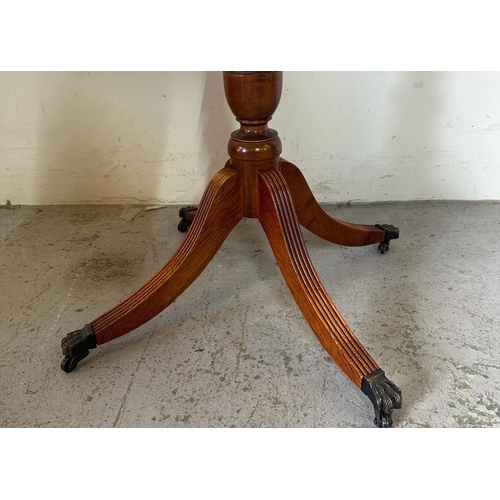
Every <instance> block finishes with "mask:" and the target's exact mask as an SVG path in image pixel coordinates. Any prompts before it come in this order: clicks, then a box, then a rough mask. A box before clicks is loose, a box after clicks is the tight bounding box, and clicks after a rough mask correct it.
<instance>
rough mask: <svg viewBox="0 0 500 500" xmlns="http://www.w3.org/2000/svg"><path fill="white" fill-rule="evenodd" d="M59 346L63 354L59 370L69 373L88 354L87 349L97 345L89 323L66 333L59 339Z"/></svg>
mask: <svg viewBox="0 0 500 500" xmlns="http://www.w3.org/2000/svg"><path fill="white" fill-rule="evenodd" d="M61 347H62V351H63V356H64V358H63V360H62V361H61V370H62V371H63V372H66V373H71V372H72V371H73V370H74V369H75V368H76V366H77V365H78V363H79V362H80V361H81V360H82V359H84V358H86V357H87V356H88V355H89V350H90V349H95V348H96V347H97V339H96V336H95V334H94V332H93V331H92V327H91V326H90V324H89V325H85V326H84V327H83V328H81V329H80V330H75V331H73V332H70V333H68V335H66V337H64V338H63V339H62V340H61Z"/></svg>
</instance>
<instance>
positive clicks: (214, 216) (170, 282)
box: [91, 167, 242, 344]
mask: <svg viewBox="0 0 500 500" xmlns="http://www.w3.org/2000/svg"><path fill="white" fill-rule="evenodd" d="M241 218H242V210H241V192H240V175H239V174H238V172H236V171H235V170H234V169H233V168H231V167H225V168H223V169H222V170H221V171H219V172H218V173H217V174H216V175H215V176H214V178H213V179H212V180H211V182H210V183H209V185H208V187H207V189H206V191H205V193H204V195H203V198H202V200H201V202H200V205H199V207H198V212H197V215H196V217H195V219H194V221H193V224H192V226H191V228H190V230H189V232H188V235H187V236H186V239H185V240H184V241H183V242H182V244H181V246H180V247H179V248H178V250H177V251H176V252H175V253H174V255H173V256H172V257H171V258H170V260H169V261H168V262H167V263H166V264H165V266H163V267H162V268H161V269H160V270H159V271H158V272H157V273H156V274H155V275H154V276H153V277H152V278H151V279H150V280H149V281H147V282H146V283H145V284H144V285H143V286H142V287H141V288H139V290H137V291H136V292H135V293H133V294H132V295H131V296H130V297H128V298H127V299H126V300H124V301H123V302H121V303H120V304H118V305H117V306H116V307H114V308H112V309H111V310H109V311H108V312H106V313H105V314H103V315H102V316H100V317H99V318H97V319H96V320H95V321H93V322H92V323H91V326H92V330H93V331H94V333H95V334H96V337H97V343H98V344H103V343H105V342H109V341H110V340H113V339H116V338H117V337H120V336H122V335H125V334H126V333H128V332H130V331H132V330H134V329H135V328H138V327H139V326H141V325H143V324H144V323H146V322H147V321H149V320H150V319H151V318H153V317H154V316H156V315H157V314H158V313H160V312H161V311H162V310H163V309H165V307H167V306H168V305H169V304H171V303H172V302H173V301H174V300H175V299H176V298H177V297H178V296H179V295H180V294H181V293H182V292H184V290H186V289H187V288H188V287H189V285H191V283H193V281H194V280H195V279H196V278H197V277H198V276H199V275H200V274H201V272H202V271H203V269H205V267H206V266H207V264H208V263H209V262H210V260H211V259H212V258H213V256H214V255H215V254H216V252H217V250H218V249H219V247H220V246H221V245H222V243H223V242H224V240H225V239H226V237H227V236H228V235H229V233H230V232H231V230H232V229H233V228H234V226H236V224H237V223H238V222H239V221H240V220H241Z"/></svg>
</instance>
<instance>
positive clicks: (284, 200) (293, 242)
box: [259, 170, 379, 387]
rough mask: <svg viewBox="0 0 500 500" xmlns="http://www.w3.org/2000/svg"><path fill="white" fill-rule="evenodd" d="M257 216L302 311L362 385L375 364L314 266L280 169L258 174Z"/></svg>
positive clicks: (339, 359)
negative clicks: (259, 209) (259, 201)
mask: <svg viewBox="0 0 500 500" xmlns="http://www.w3.org/2000/svg"><path fill="white" fill-rule="evenodd" d="M259 181H260V186H259V187H260V199H261V205H260V206H261V212H260V215H259V221H260V223H261V224H262V227H263V228H264V231H265V233H266V235H267V238H268V239H269V243H270V244H271V248H272V250H273V252H274V256H275V257H276V261H277V262H278V265H279V267H280V269H281V272H282V273H283V276H284V278H285V281H286V283H287V285H288V287H289V288H290V291H291V292H292V295H293V297H294V299H295V301H296V302H297V304H298V306H299V308H300V310H301V311H302V314H303V315H304V317H305V319H306V320H307V322H308V323H309V326H310V327H311V329H312V330H313V332H314V333H315V334H316V336H317V337H318V339H319V341H320V342H321V344H322V345H323V347H324V348H325V350H326V351H327V352H328V354H330V356H331V357H332V358H333V359H334V360H335V362H336V363H337V364H338V365H339V366H340V368H341V369H342V370H343V371H344V373H345V374H346V375H347V376H348V377H349V378H350V379H351V380H352V381H353V382H354V383H355V384H356V385H357V386H358V387H361V382H362V380H363V377H364V376H365V375H367V374H368V373H372V372H373V371H375V370H377V369H378V368H379V367H378V365H377V363H376V362H375V361H374V360H373V358H372V357H371V356H370V355H369V354H368V352H367V351H366V349H365V348H364V347H363V345H362V344H361V342H360V341H359V340H358V339H357V338H356V336H355V335H354V333H353V332H352V330H351V329H350V328H349V326H348V325H347V323H346V322H345V320H344V318H342V316H341V315H340V313H339V311H338V310H337V308H336V307H335V304H334V303H333V301H332V299H331V298H330V297H329V295H328V293H327V292H326V290H325V287H324V286H323V284H322V283H321V281H320V280H319V277H318V275H317V273H316V271H315V269H314V267H313V264H312V262H311V259H310V257H309V254H308V252H307V249H306V246H305V243H304V239H303V237H302V233H301V232H300V228H299V224H298V220H297V214H296V212H295V209H294V206H293V201H292V196H291V193H290V189H289V187H288V185H287V182H286V180H285V178H284V177H283V175H282V174H280V172H278V171H276V170H270V171H267V172H261V173H260V174H259Z"/></svg>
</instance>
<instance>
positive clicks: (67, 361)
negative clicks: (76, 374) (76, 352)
mask: <svg viewBox="0 0 500 500" xmlns="http://www.w3.org/2000/svg"><path fill="white" fill-rule="evenodd" d="M77 365H78V360H77V359H76V358H68V357H66V358H64V359H63V360H62V361H61V370H62V371H63V372H66V373H71V372H72V371H73V370H74V369H75V368H76V366H77Z"/></svg>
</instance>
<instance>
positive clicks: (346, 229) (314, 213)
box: [280, 159, 399, 253]
mask: <svg viewBox="0 0 500 500" xmlns="http://www.w3.org/2000/svg"><path fill="white" fill-rule="evenodd" d="M280 171H281V173H282V174H283V177H284V178H285V179H286V181H287V184H288V186H289V187H290V191H291V194H292V198H293V203H294V205H295V209H296V210H297V214H298V218H299V223H300V224H301V225H302V226H303V227H305V228H306V229H308V230H309V231H311V233H314V234H315V235H317V236H319V237H320V238H323V239H324V240H327V241H331V242H332V243H336V244H338V245H345V246H354V247H356V246H364V245H373V244H374V243H380V245H379V250H380V251H381V252H382V253H385V252H386V251H387V250H388V249H389V240H391V239H396V238H398V237H399V229H398V228H396V227H394V226H388V225H386V226H382V225H378V226H377V225H374V226H367V225H363V224H351V223H349V222H344V221H341V220H338V219H334V218H333V217H330V216H329V215H328V214H327V213H326V212H325V211H324V210H323V209H322V208H321V206H320V204H319V203H318V202H317V200H316V198H315V197H314V195H313V193H312V191H311V189H310V188H309V184H308V183H307V181H306V179H305V177H304V175H303V174H302V172H301V171H300V169H299V168H298V167H296V166H295V165H294V164H293V163H290V162H289V161H286V160H283V159H281V160H280Z"/></svg>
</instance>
